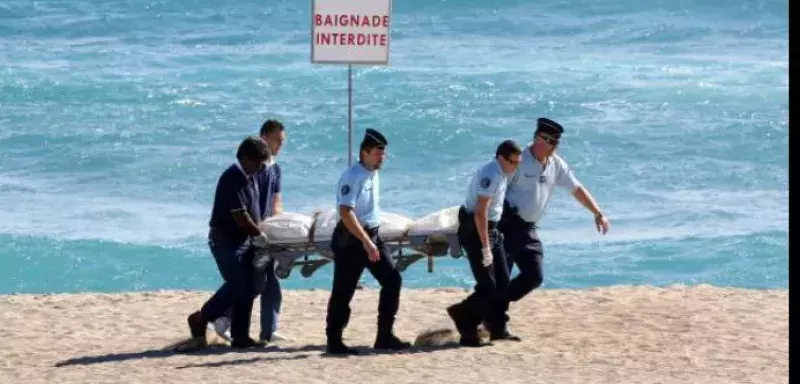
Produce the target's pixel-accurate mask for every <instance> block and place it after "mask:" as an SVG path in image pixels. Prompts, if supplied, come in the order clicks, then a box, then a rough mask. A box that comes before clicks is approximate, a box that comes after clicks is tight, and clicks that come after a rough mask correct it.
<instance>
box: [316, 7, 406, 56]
mask: <svg viewBox="0 0 800 384" xmlns="http://www.w3.org/2000/svg"><path fill="white" fill-rule="evenodd" d="M391 14H392V0H312V3H311V62H312V63H338V64H383V65H386V64H389V26H390V25H391V24H390V21H391Z"/></svg>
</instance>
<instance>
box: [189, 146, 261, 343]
mask: <svg viewBox="0 0 800 384" xmlns="http://www.w3.org/2000/svg"><path fill="white" fill-rule="evenodd" d="M236 158H237V162H236V163H234V164H232V165H231V166H229V167H228V168H227V169H226V170H225V171H224V172H223V173H222V175H221V176H220V177H219V180H218V181H217V189H216V193H215V195H214V207H213V209H212V211H211V220H210V222H209V226H210V229H209V234H208V245H209V247H210V248H211V253H212V254H213V255H214V259H215V260H216V262H217V267H218V268H219V270H220V273H221V274H222V277H223V279H224V280H225V282H224V283H223V284H222V286H221V287H220V288H219V289H218V290H217V292H216V293H214V295H213V296H212V297H211V298H210V299H209V300H208V301H206V303H205V304H204V305H203V307H202V308H201V309H200V310H199V311H197V312H194V313H192V314H191V315H189V317H188V319H187V321H188V323H189V330H190V331H191V335H192V338H193V339H194V340H195V343H196V345H197V346H198V347H201V346H205V345H206V326H207V324H208V323H209V322H211V321H214V320H216V319H218V318H220V317H221V316H223V315H224V314H225V312H226V311H227V310H228V308H231V309H232V316H231V321H232V324H231V336H232V338H233V340H232V342H231V346H232V347H234V348H250V347H256V346H263V345H264V343H262V342H258V341H255V340H253V339H252V338H250V314H251V312H252V309H253V299H255V295H253V289H252V287H253V256H254V254H253V247H252V246H251V245H253V244H255V245H258V246H265V245H266V243H267V236H266V235H265V234H264V233H263V232H261V230H260V229H259V228H258V226H257V222H258V221H259V220H260V218H261V212H260V207H259V194H258V187H257V180H256V179H255V177H254V175H255V174H256V172H258V170H259V169H261V168H262V167H263V164H264V162H266V161H268V160H269V158H270V155H269V150H268V148H267V144H266V143H265V142H264V141H263V140H261V138H258V137H248V138H246V139H245V140H244V141H242V142H241V144H240V145H239V149H238V151H237V153H236Z"/></svg>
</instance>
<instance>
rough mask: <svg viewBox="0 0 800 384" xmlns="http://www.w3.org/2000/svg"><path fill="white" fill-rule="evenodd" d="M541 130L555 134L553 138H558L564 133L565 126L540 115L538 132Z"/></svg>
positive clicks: (537, 125)
mask: <svg viewBox="0 0 800 384" xmlns="http://www.w3.org/2000/svg"><path fill="white" fill-rule="evenodd" d="M539 132H543V133H547V134H548V135H550V136H553V138H555V139H558V138H560V137H561V134H562V133H564V127H562V126H561V124H559V123H556V122H555V121H553V120H550V119H548V118H546V117H540V118H539V120H537V121H536V133H539Z"/></svg>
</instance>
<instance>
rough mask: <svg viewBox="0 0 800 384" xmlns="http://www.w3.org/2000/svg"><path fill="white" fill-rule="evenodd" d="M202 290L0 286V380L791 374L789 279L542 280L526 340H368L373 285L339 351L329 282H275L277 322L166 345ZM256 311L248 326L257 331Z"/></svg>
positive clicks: (631, 378)
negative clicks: (251, 339)
mask: <svg viewBox="0 0 800 384" xmlns="http://www.w3.org/2000/svg"><path fill="white" fill-rule="evenodd" d="M466 294H467V291H465V290H463V289H457V288H442V289H424V290H410V289H407V290H404V291H403V294H402V299H401V300H402V301H401V308H400V313H399V318H398V322H397V325H396V329H397V333H398V335H399V336H400V337H401V338H404V339H409V340H414V338H415V337H416V336H417V335H418V334H420V333H421V332H423V331H426V330H430V329H434V328H439V327H449V328H452V326H451V324H450V322H449V319H448V318H447V317H446V314H445V311H444V308H445V307H446V306H447V305H448V304H450V303H453V302H455V301H457V300H459V299H461V298H463V297H464V296H465V295H466ZM209 295H210V292H184V291H164V292H152V293H149V292H148V293H123V294H53V295H5V296H0V319H2V325H3V326H2V328H0V346H2V348H0V383H31V384H32V383H148V384H155V383H227V382H232V381H235V382H238V383H243V382H252V383H307V384H308V383H384V382H385V383H476V382H479V383H495V382H496V383H527V384H530V383H703V384H709V383H759V384H767V383H786V382H788V351H789V342H788V291H787V290H745V289H730V288H718V287H711V286H707V285H700V286H695V287H685V286H672V287H668V288H657V287H630V286H617V287H610V288H598V289H588V290H539V291H536V292H535V293H534V294H532V295H531V296H529V297H527V298H526V299H525V300H523V301H522V302H520V303H515V305H513V306H512V309H511V316H512V321H511V324H510V327H511V329H512V330H513V332H514V333H516V334H518V335H520V336H522V337H523V338H524V340H523V341H522V342H503V343H495V344H494V345H493V346H489V347H484V348H477V349H473V348H461V347H458V346H457V345H445V346H439V347H427V348H423V347H418V348H414V349H412V350H410V351H407V352H403V353H394V354H393V353H383V352H377V351H372V350H371V348H370V347H371V345H372V342H373V339H374V335H375V328H376V327H375V318H376V305H377V296H378V295H377V291H376V290H374V289H364V290H360V291H358V292H357V293H356V297H355V299H354V301H353V315H352V318H351V321H350V325H349V327H348V328H347V330H346V332H345V337H346V342H348V343H349V344H350V345H352V346H355V347H358V348H360V349H362V353H363V354H362V355H361V356H352V357H347V358H339V357H330V356H327V355H325V354H324V342H325V339H324V319H325V308H326V303H327V299H328V295H329V292H327V291H324V290H310V291H284V310H283V315H282V318H281V321H282V328H281V333H282V334H285V335H287V336H289V337H291V338H292V340H291V341H287V342H281V343H278V344H275V345H273V346H269V347H267V348H264V349H257V350H250V351H247V352H239V351H235V350H231V349H229V348H226V347H212V348H208V349H206V350H203V351H199V352H195V353H192V354H176V353H174V352H171V351H165V350H164V348H165V347H166V346H168V345H170V344H172V343H175V342H178V341H180V340H182V339H186V337H187V335H188V330H187V327H186V320H185V319H186V315H187V314H189V313H190V312H191V311H193V310H194V309H195V308H198V307H199V306H200V305H201V304H202V302H203V301H204V300H205V299H206V298H207V297H208V296H209ZM257 308H258V307H257V306H256V309H255V310H254V313H253V321H254V327H253V328H252V329H251V332H252V333H253V335H257V334H258V310H257Z"/></svg>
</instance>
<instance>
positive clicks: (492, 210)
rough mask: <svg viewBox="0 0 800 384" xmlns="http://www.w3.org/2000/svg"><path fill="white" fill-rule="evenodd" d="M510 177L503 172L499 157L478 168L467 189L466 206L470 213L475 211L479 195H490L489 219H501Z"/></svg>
mask: <svg viewBox="0 0 800 384" xmlns="http://www.w3.org/2000/svg"><path fill="white" fill-rule="evenodd" d="M507 181H508V177H507V176H506V175H505V173H503V168H502V167H501V165H500V163H498V162H497V159H495V160H492V161H490V162H488V163H486V164H485V165H483V166H481V167H480V168H478V171H477V172H476V173H475V175H474V176H473V177H472V181H471V182H470V184H469V189H468V190H467V201H466V204H464V208H465V209H466V210H467V212H468V213H475V206H476V205H477V204H478V196H488V197H490V198H491V201H490V202H489V213H488V217H487V219H488V220H489V221H499V220H500V216H501V215H502V214H503V199H504V197H505V194H506V185H507Z"/></svg>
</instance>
